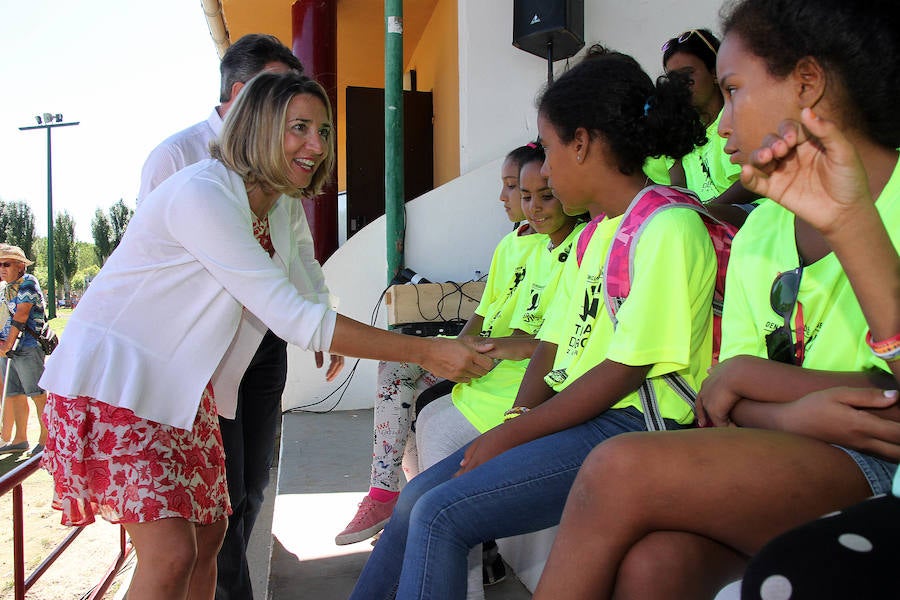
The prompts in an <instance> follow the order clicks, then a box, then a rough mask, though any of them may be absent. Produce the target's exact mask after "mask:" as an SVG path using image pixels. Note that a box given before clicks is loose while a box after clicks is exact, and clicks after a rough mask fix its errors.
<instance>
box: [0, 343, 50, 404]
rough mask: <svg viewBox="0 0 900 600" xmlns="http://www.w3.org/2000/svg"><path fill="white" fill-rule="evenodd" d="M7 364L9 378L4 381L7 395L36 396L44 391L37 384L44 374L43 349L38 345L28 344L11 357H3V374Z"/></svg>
mask: <svg viewBox="0 0 900 600" xmlns="http://www.w3.org/2000/svg"><path fill="white" fill-rule="evenodd" d="M7 365H9V379H8V381H7V383H6V391H5V392H4V393H5V394H6V395H7V396H21V395H23V394H24V395H26V396H38V395H40V394H43V393H44V390H42V389H41V388H40V387H39V386H38V381H39V380H40V378H41V375H43V374H44V351H43V350H41V349H40V347H39V346H30V347H27V348H20V349H19V350H16V352H15V356H13V357H12V358H4V359H3V362H2V368H3V375H6V367H7Z"/></svg>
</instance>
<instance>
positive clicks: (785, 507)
mask: <svg viewBox="0 0 900 600" xmlns="http://www.w3.org/2000/svg"><path fill="white" fill-rule="evenodd" d="M709 448H716V452H709ZM760 469H765V472H766V477H764V478H763V477H759V471H760ZM869 494H871V489H870V487H869V485H868V483H867V481H866V479H865V477H864V476H863V475H862V472H861V471H860V470H859V468H858V467H857V465H856V463H855V462H854V461H853V460H852V459H851V458H850V457H849V456H848V455H847V454H846V453H844V452H843V451H842V450H839V449H837V448H835V447H833V446H830V445H828V444H825V443H824V442H819V441H817V440H813V439H811V438H806V437H802V436H797V435H791V434H784V433H781V432H774V431H765V430H749V429H740V428H717V429H701V430H688V431H678V432H671V433H652V434H647V435H634V436H627V437H619V438H617V439H615V440H610V441H608V442H606V443H604V444H603V445H601V446H600V447H598V448H597V449H596V450H595V451H594V452H593V453H592V454H591V455H590V456H589V457H588V459H587V460H586V461H585V464H584V467H583V468H582V470H581V474H580V475H579V477H578V481H577V482H576V484H575V485H574V486H573V489H572V493H571V494H570V495H569V499H568V502H567V508H566V514H565V515H564V517H563V519H562V521H561V524H560V532H559V534H558V535H557V538H556V541H555V543H554V546H553V550H552V552H551V555H550V559H549V560H548V562H547V567H546V568H545V570H544V574H543V576H542V578H541V581H540V582H539V584H538V588H537V590H536V591H535V598H561V597H565V598H573V599H577V598H598V597H599V598H607V597H610V595H611V594H612V592H613V586H614V584H615V581H616V577H617V575H618V570H619V568H620V566H621V565H622V562H623V560H624V559H625V556H626V555H627V554H628V552H629V551H630V550H631V549H632V548H633V547H634V546H635V545H636V544H637V543H638V542H639V541H640V540H641V539H642V538H644V536H646V535H647V534H649V533H651V532H653V531H684V532H689V533H694V534H697V535H701V536H705V537H708V538H711V539H714V540H716V541H718V542H720V543H722V544H725V545H727V546H729V547H731V548H734V549H735V550H736V551H737V552H739V553H743V554H745V555H751V554H752V553H754V552H755V551H756V550H758V549H759V548H760V547H761V546H762V545H763V544H764V543H765V542H766V541H768V540H769V539H771V538H772V537H774V536H775V535H777V534H779V533H781V532H783V531H785V530H787V529H788V528H790V527H793V526H795V525H797V524H799V523H802V522H804V521H806V520H809V519H811V518H814V517H815V516H817V515H821V514H824V513H826V512H828V511H831V510H835V509H836V508H839V507H841V506H847V505H850V504H853V503H854V502H858V501H859V500H862V499H864V498H866V497H867V496H868V495H869ZM787 497H789V498H790V499H791V501H790V502H789V503H785V502H784V499H785V498H787ZM597 557H603V559H602V560H601V561H600V562H599V563H598V562H597Z"/></svg>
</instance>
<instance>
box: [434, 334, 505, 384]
mask: <svg viewBox="0 0 900 600" xmlns="http://www.w3.org/2000/svg"><path fill="white" fill-rule="evenodd" d="M430 342H431V345H430V350H429V352H428V354H427V356H426V357H424V359H423V360H422V362H421V366H422V367H423V368H424V369H425V370H426V371H430V372H431V373H434V374H435V375H437V376H438V377H443V378H444V379H450V380H451V381H457V382H462V383H465V382H467V381H471V380H472V379H475V378H476V377H481V376H482V375H484V374H485V373H487V372H488V371H490V370H491V369H492V368H493V366H494V360H493V359H492V358H491V357H490V356H488V355H486V354H483V353H482V352H484V351H486V350H488V349H490V346H489V345H485V346H481V345H480V343H479V342H474V341H470V340H466V339H451V338H431V339H430ZM482 347H483V348H484V350H481V349H480V348H482Z"/></svg>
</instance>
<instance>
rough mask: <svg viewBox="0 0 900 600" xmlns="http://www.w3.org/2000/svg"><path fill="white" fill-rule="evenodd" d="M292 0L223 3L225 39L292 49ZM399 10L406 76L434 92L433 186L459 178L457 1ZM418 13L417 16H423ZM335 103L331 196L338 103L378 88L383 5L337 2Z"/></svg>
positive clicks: (342, 169) (341, 112)
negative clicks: (412, 73) (351, 89)
mask: <svg viewBox="0 0 900 600" xmlns="http://www.w3.org/2000/svg"><path fill="white" fill-rule="evenodd" d="M293 1H294V0H222V8H223V11H224V13H225V24H226V26H227V27H228V31H229V34H230V37H231V40H232V41H233V40H236V39H238V38H240V37H241V36H242V35H245V34H248V33H270V34H272V35H274V36H276V37H277V38H278V39H279V40H281V41H282V42H283V43H284V44H285V45H286V46H288V47H290V46H291V42H292V40H291V5H292V4H293ZM416 1H417V8H418V10H413V11H409V14H407V10H406V7H404V38H403V55H404V61H405V64H406V65H407V66H406V69H405V70H406V71H409V69H416V74H417V79H418V86H417V87H418V89H419V91H431V92H434V111H435V113H434V114H435V121H434V122H435V126H434V183H435V186H438V185H440V184H442V183H445V182H447V181H449V180H450V179H453V178H454V177H457V176H458V175H459V81H458V78H459V76H458V73H459V64H458V54H459V53H458V47H457V39H458V38H457V18H456V15H457V2H456V0H433V5H434V9H433V10H430V8H431V6H430V5H429V2H428V0H416ZM423 7H424V10H423ZM337 22H338V31H337V38H338V39H337V41H338V56H337V64H338V99H337V107H336V110H335V112H336V119H337V124H336V125H337V130H338V136H337V145H338V156H339V160H338V189H341V190H343V189H346V187H347V171H346V160H345V158H344V150H343V148H344V140H345V131H344V127H345V123H346V113H345V106H344V105H345V99H346V89H347V86H348V85H351V86H361V87H377V88H383V87H384V27H383V23H384V3H383V2H373V0H338V5H337Z"/></svg>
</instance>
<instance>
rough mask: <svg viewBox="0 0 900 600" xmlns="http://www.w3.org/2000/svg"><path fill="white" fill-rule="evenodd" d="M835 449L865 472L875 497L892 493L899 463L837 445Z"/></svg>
mask: <svg viewBox="0 0 900 600" xmlns="http://www.w3.org/2000/svg"><path fill="white" fill-rule="evenodd" d="M834 447H835V448H838V449H839V450H843V451H844V452H846V453H847V454H848V455H849V456H850V458H852V459H853V461H854V462H855V463H856V466H858V467H859V469H860V471H862V472H863V475H864V476H865V478H866V481H868V482H869V487H870V488H872V495H873V496H877V495H879V494H890V493H891V484H892V483H893V480H894V472H895V471H896V470H897V463H892V462H891V461H889V460H885V459H883V458H878V457H876V456H872V455H871V454H863V453H862V452H859V451H858V450H851V449H850V448H845V447H844V446H838V445H837V444H834Z"/></svg>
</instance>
